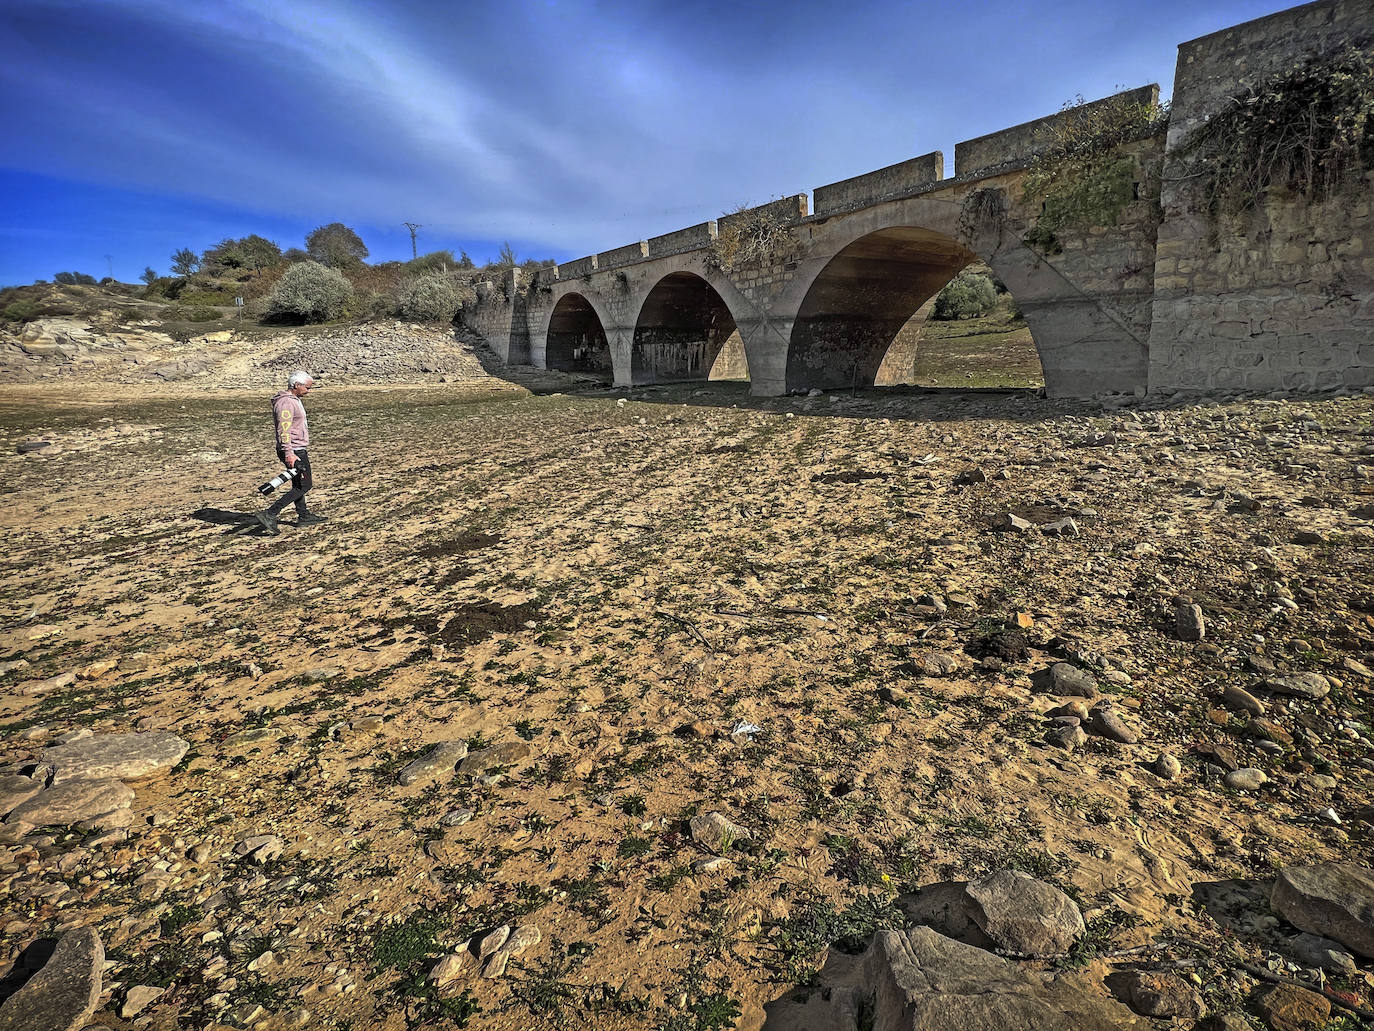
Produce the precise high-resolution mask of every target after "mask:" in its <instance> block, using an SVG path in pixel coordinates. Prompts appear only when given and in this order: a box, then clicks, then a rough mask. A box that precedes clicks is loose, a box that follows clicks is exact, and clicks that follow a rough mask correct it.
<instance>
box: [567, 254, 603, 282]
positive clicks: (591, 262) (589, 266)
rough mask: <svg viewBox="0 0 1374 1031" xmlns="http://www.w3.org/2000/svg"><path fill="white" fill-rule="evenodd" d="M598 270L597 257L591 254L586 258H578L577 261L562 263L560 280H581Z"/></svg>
mask: <svg viewBox="0 0 1374 1031" xmlns="http://www.w3.org/2000/svg"><path fill="white" fill-rule="evenodd" d="M597 268H598V265H597V255H595V254H590V255H588V256H587V257H585V258H578V259H577V260H576V261H564V262H560V263H559V265H558V278H559V279H562V280H568V279H580V278H581V277H582V276H590V275H591V274H592V273H593V272H595V271H596V270H597Z"/></svg>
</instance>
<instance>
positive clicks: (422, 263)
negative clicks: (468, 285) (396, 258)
mask: <svg viewBox="0 0 1374 1031" xmlns="http://www.w3.org/2000/svg"><path fill="white" fill-rule="evenodd" d="M456 268H458V259H457V258H455V257H454V256H453V252H452V251H430V252H429V253H428V254H421V255H420V256H419V257H418V258H414V259H412V260H410V261H407V262H406V269H407V271H409V272H412V273H414V274H415V275H421V274H422V273H425V272H452V271H453V270H454V269H456Z"/></svg>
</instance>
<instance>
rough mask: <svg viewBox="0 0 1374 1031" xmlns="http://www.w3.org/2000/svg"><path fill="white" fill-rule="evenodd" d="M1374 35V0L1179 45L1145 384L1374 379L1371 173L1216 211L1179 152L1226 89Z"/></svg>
mask: <svg viewBox="0 0 1374 1031" xmlns="http://www.w3.org/2000/svg"><path fill="white" fill-rule="evenodd" d="M1371 36H1374V0H1321V2H1319V3H1313V4H1307V5H1305V6H1302V7H1298V8H1294V9H1292V10H1289V11H1282V12H1280V13H1278V14H1274V15H1271V16H1269V17H1267V18H1261V19H1258V20H1256V21H1252V22H1247V23H1246V24H1244V25H1237V26H1235V27H1233V28H1230V29H1226V30H1224V31H1222V32H1217V33H1213V34H1212V35H1209V36H1204V37H1202V38H1201V39H1196V40H1193V41H1192V42H1190V43H1185V44H1183V45H1182V46H1180V47H1179V52H1178V71H1177V77H1176V79H1175V89H1174V103H1173V110H1172V114H1171V118H1170V126H1169V152H1170V153H1169V160H1167V161H1166V166H1165V182H1164V189H1163V193H1162V198H1161V200H1162V208H1163V216H1164V222H1163V224H1162V225H1161V226H1160V231H1159V243H1158V257H1157V261H1156V266H1155V278H1154V318H1153V321H1152V327H1151V336H1150V390H1151V391H1159V390H1180V389H1182V390H1209V389H1249V390H1332V389H1339V388H1343V387H1352V388H1353V387H1364V386H1369V385H1372V384H1374V215H1372V214H1371V205H1370V200H1369V198H1370V196H1371V195H1372V194H1374V176H1369V177H1366V182H1365V184H1363V185H1362V186H1361V187H1359V188H1356V189H1355V190H1352V191H1348V192H1346V193H1343V194H1342V195H1339V196H1336V197H1332V198H1330V199H1328V200H1325V201H1323V202H1320V203H1308V202H1307V200H1306V199H1304V198H1302V197H1299V196H1294V195H1292V194H1290V193H1287V192H1281V191H1273V192H1271V193H1270V194H1269V195H1267V196H1265V197H1263V198H1262V199H1261V201H1260V203H1259V205H1258V207H1257V209H1256V210H1255V211H1254V212H1252V213H1249V214H1247V215H1246V216H1244V217H1242V218H1239V219H1221V220H1218V221H1217V222H1215V223H1214V222H1213V221H1212V220H1211V219H1210V218H1209V217H1208V214H1207V212H1206V211H1205V199H1204V196H1203V188H1202V184H1201V182H1200V181H1199V180H1198V179H1197V178H1196V177H1185V174H1186V172H1187V169H1186V168H1185V167H1184V165H1183V163H1182V162H1181V161H1180V160H1179V159H1178V158H1177V156H1176V152H1177V150H1178V148H1179V147H1180V146H1181V145H1182V144H1183V142H1184V141H1185V140H1186V139H1187V137H1188V134H1189V133H1190V132H1191V131H1192V130H1193V129H1194V128H1196V127H1197V126H1198V125H1199V124H1201V123H1202V122H1203V121H1205V120H1206V118H1207V117H1208V116H1209V115H1210V114H1211V113H1212V112H1215V111H1217V110H1219V109H1220V108H1221V106H1222V105H1224V104H1226V103H1228V98H1230V97H1232V96H1235V95H1237V94H1239V93H1240V92H1242V91H1243V90H1244V89H1245V88H1246V87H1248V86H1250V85H1253V84H1256V83H1258V82H1261V81H1263V80H1264V79H1266V78H1269V77H1271V76H1273V75H1274V74H1276V73H1280V72H1283V71H1285V70H1287V69H1289V68H1291V67H1293V66H1295V65H1297V64H1299V63H1301V62H1303V61H1305V60H1307V59H1309V58H1310V57H1313V56H1316V57H1320V56H1324V55H1328V54H1331V53H1333V52H1334V51H1337V50H1339V49H1340V48H1342V47H1343V46H1345V45H1346V44H1347V43H1348V42H1350V41H1352V40H1357V41H1358V40H1363V41H1364V42H1365V45H1368V41H1369V40H1370V38H1371Z"/></svg>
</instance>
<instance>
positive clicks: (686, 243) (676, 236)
mask: <svg viewBox="0 0 1374 1031" xmlns="http://www.w3.org/2000/svg"><path fill="white" fill-rule="evenodd" d="M715 238H716V221H715V219H712V220H711V221H709V222H702V223H701V224H700V225H695V226H689V227H688V228H686V229H679V230H678V231H677V232H675V233H664V234H663V235H662V236H655V237H651V238H650V240H649V257H651V258H666V257H668V255H670V254H682V253H684V252H686V251H699V250H701V249H702V248H704V247H710V246H711V241H712V240H714V239H715Z"/></svg>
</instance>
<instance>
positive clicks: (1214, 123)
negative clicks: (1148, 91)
mask: <svg viewBox="0 0 1374 1031" xmlns="http://www.w3.org/2000/svg"><path fill="white" fill-rule="evenodd" d="M1181 153H1182V156H1183V157H1184V158H1185V159H1187V160H1188V161H1189V162H1190V164H1191V166H1192V167H1191V168H1190V170H1189V174H1190V175H1198V176H1201V177H1202V178H1203V184H1204V189H1205V191H1206V197H1207V209H1208V213H1209V214H1210V215H1211V217H1212V218H1213V219H1214V220H1215V219H1216V218H1217V217H1218V216H1222V215H1228V216H1230V215H1239V214H1241V213H1242V212H1244V211H1248V210H1250V209H1251V208H1253V207H1254V206H1255V205H1256V204H1257V203H1258V202H1259V200H1260V198H1261V197H1263V196H1264V194H1265V192H1266V191H1268V190H1271V189H1287V190H1292V191H1293V192H1295V193H1299V194H1302V195H1303V196H1304V197H1306V198H1307V199H1308V200H1320V199H1322V198H1324V197H1327V196H1329V195H1331V194H1333V193H1338V192H1341V191H1345V190H1351V191H1358V190H1360V189H1366V190H1367V189H1368V187H1365V186H1363V185H1362V184H1363V180H1364V176H1365V173H1367V172H1368V171H1369V170H1370V169H1372V168H1374V51H1372V50H1371V49H1370V48H1369V47H1368V45H1367V44H1366V45H1365V46H1364V47H1355V46H1349V45H1347V46H1346V48H1345V49H1344V50H1343V51H1341V52H1339V53H1337V54H1333V55H1328V56H1324V57H1321V58H1309V59H1307V60H1305V61H1303V62H1302V63H1301V64H1298V65H1296V66H1294V67H1291V68H1289V69H1287V70H1286V71H1284V72H1282V73H1281V74H1278V75H1275V76H1273V77H1272V78H1269V79H1266V80H1265V81H1264V82H1261V83H1259V84H1257V85H1255V86H1252V87H1250V88H1249V89H1247V90H1245V91H1244V92H1242V93H1241V94H1239V95H1238V96H1234V97H1231V98H1229V102H1228V103H1227V104H1225V106H1223V107H1222V109H1221V110H1219V111H1218V112H1217V113H1216V114H1215V115H1213V116H1212V117H1211V118H1209V119H1208V120H1207V121H1206V122H1204V123H1203V124H1202V125H1200V126H1199V127H1198V128H1196V129H1195V130H1193V132H1192V133H1191V134H1190V135H1189V136H1188V138H1187V139H1186V140H1185V141H1184V144H1183V147H1182V150H1181Z"/></svg>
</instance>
